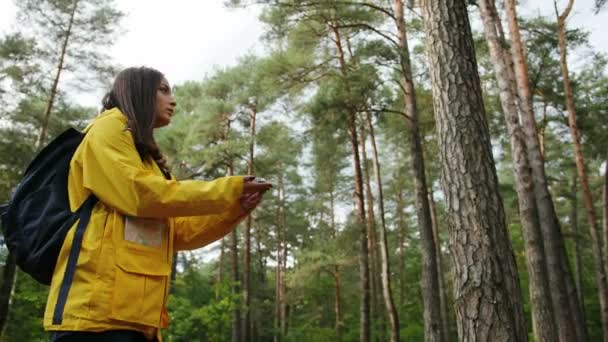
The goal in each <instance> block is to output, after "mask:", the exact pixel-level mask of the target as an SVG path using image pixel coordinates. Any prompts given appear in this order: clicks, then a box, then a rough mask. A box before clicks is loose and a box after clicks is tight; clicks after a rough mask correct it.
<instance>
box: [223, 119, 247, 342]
mask: <svg viewBox="0 0 608 342" xmlns="http://www.w3.org/2000/svg"><path fill="white" fill-rule="evenodd" d="M223 121H224V122H223V124H224V131H223V136H222V137H221V139H222V140H225V139H227V138H228V135H229V134H230V124H231V120H230V117H229V115H226V116H225V117H224V118H223ZM226 167H227V175H228V176H232V175H234V165H233V161H232V160H227V161H226ZM238 243H239V242H238V235H237V230H236V229H234V230H233V231H232V233H230V265H231V271H232V279H231V281H232V296H233V298H238V297H239V296H240V295H241V289H240V283H239V252H238ZM240 304H241V303H240V302H239V303H237V305H235V307H234V309H232V342H241V341H242V337H243V335H242V333H241V327H242V324H243V322H242V320H241V310H240Z"/></svg>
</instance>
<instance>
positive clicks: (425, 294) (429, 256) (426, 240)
mask: <svg viewBox="0 0 608 342" xmlns="http://www.w3.org/2000/svg"><path fill="white" fill-rule="evenodd" d="M394 9H395V18H396V22H397V29H398V35H399V47H400V48H401V69H402V80H401V83H402V89H403V96H404V101H405V113H406V115H407V116H408V120H407V122H406V124H407V129H408V138H409V147H410V153H411V156H412V170H413V173H414V187H415V194H416V216H417V218H418V226H419V228H420V241H421V244H422V248H421V249H422V281H421V283H422V298H423V304H424V308H423V309H424V336H425V340H426V341H427V342H435V341H443V334H442V332H441V304H440V293H439V282H438V276H437V255H436V248H435V241H434V239H433V224H432V222H431V211H430V209H429V202H428V193H427V185H426V175H425V171H424V155H423V151H422V143H421V139H420V131H419V127H418V108H417V105H416V90H415V88H414V82H413V79H412V70H411V63H410V52H409V47H408V42H407V30H406V27H405V16H404V15H403V1H402V0H395V2H394Z"/></svg>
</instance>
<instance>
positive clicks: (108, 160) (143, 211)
mask: <svg viewBox="0 0 608 342" xmlns="http://www.w3.org/2000/svg"><path fill="white" fill-rule="evenodd" d="M124 126H125V124H124V123H123V122H122V121H121V120H119V119H115V118H107V119H101V120H99V121H98V122H96V123H95V125H93V126H92V127H91V129H90V130H89V131H88V133H87V134H86V136H85V138H84V140H83V142H82V143H81V146H80V147H79V148H80V149H82V158H81V162H82V169H83V184H84V187H85V188H86V189H88V190H90V191H91V192H92V193H93V194H95V196H97V197H98V198H99V200H100V201H102V202H104V203H105V204H107V205H109V206H111V207H113V208H115V209H117V210H118V211H120V212H122V213H124V214H126V215H130V216H138V217H156V218H163V217H173V216H195V215H210V214H220V213H222V212H225V211H226V210H227V209H228V208H230V207H232V206H233V205H234V203H236V202H237V201H238V198H239V196H240V195H241V193H242V191H243V177H223V178H218V179H216V180H214V181H209V182H205V181H194V180H192V181H177V180H166V179H165V178H164V177H163V176H161V175H160V174H159V173H157V172H156V171H155V170H154V169H153V168H150V165H144V162H142V160H141V158H140V157H139V154H138V153H137V150H136V149H135V144H134V142H133V137H132V135H131V133H130V132H129V131H127V130H125V129H124ZM146 166H147V167H146Z"/></svg>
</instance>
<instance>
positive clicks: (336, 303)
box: [329, 184, 342, 342]
mask: <svg viewBox="0 0 608 342" xmlns="http://www.w3.org/2000/svg"><path fill="white" fill-rule="evenodd" d="M334 202H335V200H334V186H333V184H332V185H331V190H330V192H329V205H330V211H331V212H330V224H331V227H330V229H331V233H332V239H334V240H335V239H336V238H337V235H338V231H337V228H336V219H335V216H336V212H335V208H334V206H335V204H334ZM333 275H334V281H335V286H334V292H335V299H334V312H335V315H336V323H335V329H336V341H337V342H341V341H342V308H341V301H340V296H341V295H340V292H341V286H342V284H341V279H340V278H341V277H340V266H338V265H335V266H334V272H333Z"/></svg>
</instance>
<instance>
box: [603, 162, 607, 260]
mask: <svg viewBox="0 0 608 342" xmlns="http://www.w3.org/2000/svg"><path fill="white" fill-rule="evenodd" d="M603 188H604V189H603V194H602V197H603V202H604V203H603V205H602V220H603V226H604V251H606V254H608V158H607V159H606V160H605V161H604V187H603Z"/></svg>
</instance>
